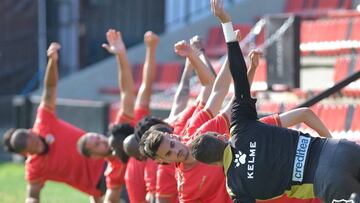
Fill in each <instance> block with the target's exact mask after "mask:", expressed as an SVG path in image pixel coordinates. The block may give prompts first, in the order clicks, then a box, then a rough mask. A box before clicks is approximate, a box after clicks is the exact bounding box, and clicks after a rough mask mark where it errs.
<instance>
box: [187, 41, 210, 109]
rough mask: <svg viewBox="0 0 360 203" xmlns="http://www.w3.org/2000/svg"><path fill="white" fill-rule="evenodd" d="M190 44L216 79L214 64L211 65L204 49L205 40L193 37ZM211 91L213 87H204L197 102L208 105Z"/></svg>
mask: <svg viewBox="0 0 360 203" xmlns="http://www.w3.org/2000/svg"><path fill="white" fill-rule="evenodd" d="M190 44H191V46H192V48H193V49H194V51H195V52H196V53H197V55H198V56H199V58H200V60H201V61H202V62H203V63H204V64H205V65H206V67H207V68H208V69H209V72H210V73H212V74H213V75H214V77H215V76H216V73H215V70H214V67H213V66H212V64H211V63H210V60H209V58H208V57H207V56H206V54H205V48H204V43H203V40H202V39H201V38H200V37H199V36H198V35H195V36H194V37H192V38H191V39H190ZM211 91H212V86H211V85H206V86H203V87H202V88H201V90H200V93H199V95H198V97H197V98H196V102H197V103H199V102H201V103H206V102H207V101H208V99H209V96H210V94H211Z"/></svg>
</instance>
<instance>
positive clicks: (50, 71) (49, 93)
mask: <svg viewBox="0 0 360 203" xmlns="http://www.w3.org/2000/svg"><path fill="white" fill-rule="evenodd" d="M59 49H60V44H58V43H56V42H53V43H51V44H50V46H49V48H48V50H47V56H48V65H47V68H46V72H45V80H44V90H43V93H42V98H41V103H42V104H43V105H44V106H45V107H46V108H47V109H49V110H51V111H53V112H55V110H56V93H57V92H56V88H57V82H58V77H59V76H58V59H59V55H58V50H59Z"/></svg>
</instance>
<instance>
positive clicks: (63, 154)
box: [4, 43, 105, 203]
mask: <svg viewBox="0 0 360 203" xmlns="http://www.w3.org/2000/svg"><path fill="white" fill-rule="evenodd" d="M59 49H60V45H59V44H58V43H51V45H50V46H49V48H48V50H47V55H48V65H47V69H46V73H45V80H44V90H43V93H42V98H41V102H40V106H39V108H38V110H37V115H36V119H35V123H34V126H33V127H32V128H31V129H12V130H9V131H7V133H5V135H4V141H5V147H6V148H7V149H8V151H10V152H14V153H18V154H22V155H24V156H26V157H27V158H26V163H25V177H26V180H27V182H28V184H27V192H26V202H28V203H36V202H40V192H41V190H42V188H43V186H44V184H45V182H46V181H48V180H51V181H58V182H63V183H66V184H68V185H70V186H72V187H74V188H76V189H78V190H80V191H82V192H85V193H86V194H88V195H90V202H100V197H101V196H102V195H103V193H104V192H105V188H104V187H103V186H104V185H103V178H102V174H103V168H104V161H103V160H90V159H86V158H84V157H82V156H80V154H79V153H78V152H77V151H76V142H77V140H78V139H79V138H80V136H81V135H83V134H84V133H85V132H84V131H83V130H81V129H79V128H77V127H75V126H73V125H71V124H69V123H67V122H65V121H63V120H61V119H59V118H58V117H57V116H56V87H57V81H58V64H57V63H58V50H59Z"/></svg>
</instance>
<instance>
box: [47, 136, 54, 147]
mask: <svg viewBox="0 0 360 203" xmlns="http://www.w3.org/2000/svg"><path fill="white" fill-rule="evenodd" d="M45 142H46V143H47V144H49V145H50V144H52V143H54V142H55V137H54V135H52V134H47V135H46V136H45Z"/></svg>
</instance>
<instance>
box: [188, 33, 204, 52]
mask: <svg viewBox="0 0 360 203" xmlns="http://www.w3.org/2000/svg"><path fill="white" fill-rule="evenodd" d="M190 44H191V46H192V47H193V49H195V50H196V51H203V50H204V43H203V40H202V38H201V37H199V36H198V35H195V36H193V37H192V38H191V39H190Z"/></svg>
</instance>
